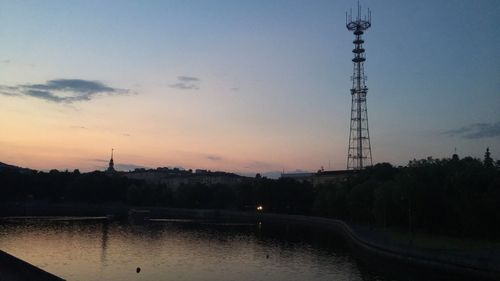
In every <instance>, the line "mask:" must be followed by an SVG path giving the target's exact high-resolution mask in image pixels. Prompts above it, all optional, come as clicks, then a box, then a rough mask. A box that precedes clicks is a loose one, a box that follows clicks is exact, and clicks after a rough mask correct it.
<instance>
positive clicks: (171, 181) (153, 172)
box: [123, 168, 251, 188]
mask: <svg viewBox="0 0 500 281" xmlns="http://www.w3.org/2000/svg"><path fill="white" fill-rule="evenodd" d="M123 175H124V176H125V177H127V178H129V179H138V180H144V181H146V182H150V183H155V184H166V185H167V186H169V187H172V188H177V187H179V186H182V185H190V184H205V185H215V184H224V185H235V184H239V183H242V182H245V181H248V180H250V179H251V178H247V177H242V176H239V175H236V174H233V173H226V172H211V171H207V170H196V171H195V173H193V172H192V171H191V170H188V171H186V170H181V169H178V168H174V169H169V168H158V169H148V170H145V169H136V170H134V171H131V172H128V173H123Z"/></svg>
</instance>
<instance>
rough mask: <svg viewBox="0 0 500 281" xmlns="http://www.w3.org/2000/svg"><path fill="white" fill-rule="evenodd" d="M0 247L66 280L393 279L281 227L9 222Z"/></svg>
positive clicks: (1, 229)
mask: <svg viewBox="0 0 500 281" xmlns="http://www.w3.org/2000/svg"><path fill="white" fill-rule="evenodd" d="M0 249H2V250H4V251H6V252H8V253H11V254H13V255H15V256H17V257H19V258H22V259H24V260H26V261H28V262H30V263H32V264H34V265H36V266H38V267H40V268H42V269H44V270H47V271H49V272H51V273H54V274H56V275H58V276H60V277H62V278H64V279H67V280H69V281H72V280H75V281H92V280H99V281H104V280H120V281H127V280H148V281H150V280H151V281H152V280H155V281H156V280H175V281H181V280H189V281H196V280H213V281H224V280H228V281H229V280H248V281H256V280H263V281H267V280H273V281H274V280H287V281H288V280H301V281H302V280H336V281H342V280H370V281H372V280H373V281H374V280H381V281H385V280H392V279H388V278H387V277H384V276H379V275H377V274H376V273H374V272H372V271H370V270H368V269H366V268H364V267H363V266H360V265H358V263H357V262H356V260H355V258H354V257H353V256H351V255H350V254H349V252H348V250H347V249H346V247H345V246H344V245H343V242H342V241H341V240H339V239H338V238H336V237H333V236H332V235H331V234H328V233H325V232H321V231H314V230H311V229H307V228H298V227H290V226H283V225H280V226H275V225H267V224H218V223H202V222H189V221H162V222H153V223H151V224H148V225H142V226H136V225H128V224H120V223H115V222H113V223H104V222H99V221H47V220H44V221H40V220H39V221H35V220H26V219H22V220H10V221H8V222H6V221H1V222H0ZM137 267H140V268H141V272H140V273H136V268H137Z"/></svg>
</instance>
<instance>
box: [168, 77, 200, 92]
mask: <svg viewBox="0 0 500 281" xmlns="http://www.w3.org/2000/svg"><path fill="white" fill-rule="evenodd" d="M199 83H200V78H198V77H192V76H179V77H177V82H176V83H174V84H170V87H171V88H176V89H180V90H198V89H199V88H200V87H199Z"/></svg>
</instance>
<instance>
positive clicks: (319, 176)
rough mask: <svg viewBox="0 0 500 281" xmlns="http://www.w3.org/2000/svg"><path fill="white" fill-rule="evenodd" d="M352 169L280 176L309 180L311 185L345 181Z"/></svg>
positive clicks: (300, 180) (301, 180)
mask: <svg viewBox="0 0 500 281" xmlns="http://www.w3.org/2000/svg"><path fill="white" fill-rule="evenodd" d="M354 172H355V171H354V170H337V171H323V170H320V171H318V172H317V173H287V174H285V173H283V174H281V178H288V179H293V180H296V181H298V182H309V183H311V184H312V185H313V186H318V185H321V184H332V183H337V182H341V181H345V180H346V179H347V177H349V176H350V175H352V174H353V173H354Z"/></svg>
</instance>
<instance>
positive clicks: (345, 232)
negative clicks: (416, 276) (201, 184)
mask: <svg viewBox="0 0 500 281" xmlns="http://www.w3.org/2000/svg"><path fill="white" fill-rule="evenodd" d="M132 209H134V208H131V207H129V206H126V205H123V204H109V205H88V204H76V205H75V204H71V205H68V204H60V205H46V204H31V205H30V204H11V205H8V204H7V205H4V206H2V207H0V217H9V216H22V217H25V216H34V217H40V216H76V217H81V216H84V217H89V216H96V217H100V219H101V220H107V219H108V220H113V219H121V220H123V219H126V218H128V216H129V211H130V210H132ZM135 210H141V211H146V214H147V215H146V216H147V217H148V218H152V219H164V218H169V219H200V220H203V219H217V220H239V221H241V220H244V221H255V222H259V221H260V222H268V223H273V224H294V225H300V226H307V227H314V228H320V229H324V230H326V231H331V232H333V233H335V234H337V235H339V236H341V237H343V238H344V239H345V240H346V241H348V243H349V245H350V247H351V248H352V250H353V251H354V252H355V253H356V254H357V256H358V257H360V258H361V259H362V260H365V261H367V262H368V263H373V262H374V261H377V262H387V263H391V264H392V263H394V262H396V263H398V264H399V265H401V266H411V267H417V268H421V269H425V270H429V271H431V272H438V271H440V272H446V274H451V275H456V276H458V277H460V278H465V279H464V280H467V278H471V279H472V280H499V279H500V253H496V254H494V255H491V254H490V255H484V254H483V255H481V254H477V253H476V254H475V253H470V252H465V253H464V252H463V253H457V252H453V251H445V250H441V251H439V252H436V251H432V250H426V249H419V248H415V247H413V248H412V247H408V246H402V245H400V244H399V245H398V244H396V243H392V241H384V240H383V239H380V237H377V236H376V235H374V233H373V231H371V230H370V229H369V228H368V227H365V226H362V225H350V224H347V223H345V222H343V221H341V220H336V219H329V218H321V217H311V216H302V215H285V214H270V213H257V212H243V211H227V210H209V209H179V208H163V207H136V208H135ZM375 258H376V259H375Z"/></svg>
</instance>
